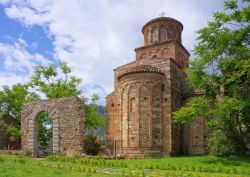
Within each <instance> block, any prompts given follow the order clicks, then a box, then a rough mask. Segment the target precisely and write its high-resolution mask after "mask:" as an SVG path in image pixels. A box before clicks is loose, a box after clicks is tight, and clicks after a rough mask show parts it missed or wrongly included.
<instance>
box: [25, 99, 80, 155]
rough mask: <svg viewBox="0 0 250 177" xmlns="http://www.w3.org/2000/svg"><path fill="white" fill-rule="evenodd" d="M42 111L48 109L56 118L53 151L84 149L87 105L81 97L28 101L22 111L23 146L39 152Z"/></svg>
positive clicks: (35, 152)
mask: <svg viewBox="0 0 250 177" xmlns="http://www.w3.org/2000/svg"><path fill="white" fill-rule="evenodd" d="M41 112H48V113H49V114H50V116H51V117H52V119H53V137H52V141H53V154H65V155H77V154H79V153H82V151H83V131H84V107H83V104H82V102H81V101H80V99H79V98H77V97H64V98H59V99H50V100H40V101H34V102H28V103H26V104H24V105H23V109H22V115H21V116H22V119H21V131H22V150H24V151H27V152H30V153H31V154H32V155H33V156H38V146H39V143H38V132H39V129H38V118H39V114H40V113H41Z"/></svg>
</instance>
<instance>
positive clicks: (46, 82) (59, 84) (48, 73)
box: [29, 62, 105, 128]
mask: <svg viewBox="0 0 250 177" xmlns="http://www.w3.org/2000/svg"><path fill="white" fill-rule="evenodd" d="M71 72H72V70H71V68H70V67H69V66H68V65H67V63H65V62H62V63H61V64H60V65H59V66H58V67H57V66H56V65H53V64H51V65H48V66H44V65H38V66H36V67H35V68H34V73H33V75H32V77H31V81H30V83H29V85H30V86H31V87H33V88H34V89H36V90H37V91H38V92H40V93H43V94H45V96H46V97H47V98H49V99H51V98H61V97H68V96H78V97H79V98H80V99H81V100H82V101H83V103H84V104H85V115H86V116H85V117H86V119H85V126H86V127H92V128H96V127H98V126H103V125H104V124H105V123H104V118H103V116H101V115H100V114H98V112H97V108H98V105H97V101H98V100H99V99H100V97H99V96H98V95H97V94H93V95H92V98H91V102H90V103H89V100H88V99H86V98H84V97H83V96H82V95H81V94H82V92H81V90H80V89H79V88H78V87H79V84H80V83H81V79H80V78H78V77H76V76H72V73H71Z"/></svg>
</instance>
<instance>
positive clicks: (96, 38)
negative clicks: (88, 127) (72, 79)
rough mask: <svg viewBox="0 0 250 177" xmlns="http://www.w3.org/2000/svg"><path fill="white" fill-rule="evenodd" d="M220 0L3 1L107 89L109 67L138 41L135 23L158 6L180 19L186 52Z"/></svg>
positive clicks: (128, 55)
mask: <svg viewBox="0 0 250 177" xmlns="http://www.w3.org/2000/svg"><path fill="white" fill-rule="evenodd" d="M4 1H6V0H4ZM0 2H1V1H0ZM222 2H223V0H220V1H218V0H211V1H207V2H205V1H199V0H187V1H184V0H177V1H171V0H138V1H134V0H127V1H113V0H96V1H84V0H65V1H62V0H26V1H24V2H21V3H20V1H9V5H8V8H6V14H7V15H8V16H9V17H10V18H13V19H16V20H18V21H20V22H22V23H23V24H25V25H27V26H31V25H41V26H43V27H45V29H46V32H47V34H48V36H49V37H50V38H51V39H52V40H53V45H54V57H55V58H56V59H60V60H65V61H67V62H68V63H69V64H70V65H71V66H72V67H73V70H74V74H76V75H77V76H79V77H83V78H84V80H83V81H84V83H85V84H86V85H92V86H93V85H100V86H101V87H102V88H104V90H105V92H106V93H109V92H111V90H112V89H113V69H114V68H115V67H117V66H120V65H122V64H125V63H127V62H128V61H131V60H133V58H134V55H135V54H134V48H135V47H139V46H141V45H143V36H142V34H141V28H142V26H143V25H144V24H145V23H146V22H147V21H148V20H150V19H152V18H155V17H157V16H158V14H159V13H160V12H161V11H162V10H163V11H165V12H166V15H167V16H170V17H174V18H176V19H178V20H179V21H181V22H182V23H183V25H184V31H183V44H184V46H185V47H186V48H187V49H188V50H189V51H190V50H192V49H193V46H194V44H195V38H196V35H195V31H197V30H198V29H199V28H201V27H202V26H204V25H205V24H206V22H207V20H208V19H209V18H210V17H211V12H213V11H216V10H218V6H220V7H221V8H222ZM6 3H7V2H5V4H6ZM190 52H191V51H190ZM36 58H37V60H39V59H38V58H39V57H36ZM24 61H25V59H24ZM13 62H14V61H8V62H7V65H13ZM89 88H92V89H93V87H89Z"/></svg>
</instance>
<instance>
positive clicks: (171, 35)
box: [167, 26, 175, 40]
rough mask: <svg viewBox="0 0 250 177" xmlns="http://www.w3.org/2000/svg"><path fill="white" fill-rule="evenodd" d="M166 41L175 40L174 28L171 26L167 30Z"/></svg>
mask: <svg viewBox="0 0 250 177" xmlns="http://www.w3.org/2000/svg"><path fill="white" fill-rule="evenodd" d="M167 31H168V32H167V39H168V40H171V39H174V38H175V33H174V28H173V26H169V27H168V29H167Z"/></svg>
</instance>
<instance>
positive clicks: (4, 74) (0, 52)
mask: <svg viewBox="0 0 250 177" xmlns="http://www.w3.org/2000/svg"><path fill="white" fill-rule="evenodd" d="M27 47H28V45H27V43H26V41H25V40H23V39H21V38H19V39H18V40H17V42H15V43H14V44H6V43H0V58H1V59H2V60H3V61H2V63H3V66H1V68H2V69H3V70H2V71H1V72H0V86H2V85H9V86H10V85H13V84H14V83H24V82H25V81H27V79H28V77H29V74H30V73H31V71H32V68H33V66H35V65H36V64H48V63H50V61H49V60H48V59H46V58H44V57H43V56H42V55H41V54H39V53H34V54H31V53H29V52H28V51H27Z"/></svg>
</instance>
